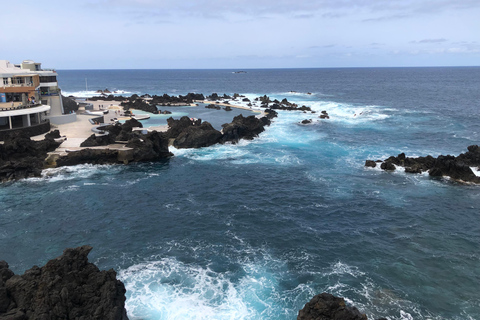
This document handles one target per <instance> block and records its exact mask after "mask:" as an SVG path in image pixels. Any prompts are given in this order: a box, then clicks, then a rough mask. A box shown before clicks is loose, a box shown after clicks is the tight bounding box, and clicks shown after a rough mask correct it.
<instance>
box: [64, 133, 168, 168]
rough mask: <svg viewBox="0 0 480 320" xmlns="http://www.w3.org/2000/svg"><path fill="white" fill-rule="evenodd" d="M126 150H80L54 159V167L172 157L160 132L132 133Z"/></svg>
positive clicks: (156, 159)
mask: <svg viewBox="0 0 480 320" xmlns="http://www.w3.org/2000/svg"><path fill="white" fill-rule="evenodd" d="M131 134H132V137H131V138H130V139H129V140H128V142H127V143H126V145H125V147H126V148H116V149H114V148H100V149H91V148H86V149H81V150H78V151H71V152H68V153H67V154H66V155H64V156H62V157H59V158H57V159H55V166H57V167H62V166H73V165H77V164H85V163H89V164H117V163H118V164H120V163H123V164H127V163H129V162H147V161H161V160H165V159H168V158H169V157H171V156H173V154H172V153H171V152H169V151H168V138H167V137H166V136H165V134H164V133H162V132H157V131H153V132H149V133H147V134H142V133H139V132H132V133H131Z"/></svg>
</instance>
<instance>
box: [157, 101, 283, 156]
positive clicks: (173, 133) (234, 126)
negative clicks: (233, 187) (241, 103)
mask: <svg viewBox="0 0 480 320" xmlns="http://www.w3.org/2000/svg"><path fill="white" fill-rule="evenodd" d="M265 114H266V115H265V116H264V117H262V118H260V119H258V118H256V117H255V116H249V117H244V116H243V115H241V114H240V115H238V116H236V117H235V118H233V121H232V122H231V123H226V124H223V125H222V127H223V130H222V132H220V131H218V130H216V129H215V128H213V127H212V126H211V125H210V123H208V122H203V123H202V120H201V119H198V120H192V119H190V118H188V117H186V116H184V117H182V118H180V119H179V120H175V119H173V118H169V119H167V123H168V126H169V129H168V131H167V132H166V133H165V136H166V137H167V138H168V139H173V146H175V147H176V148H201V147H207V146H211V145H213V144H216V143H225V142H233V143H236V142H238V141H239V140H240V139H248V140H251V139H253V138H255V137H257V136H258V135H259V134H260V133H261V132H263V131H264V130H265V129H264V126H266V125H270V123H271V119H273V118H274V117H276V116H277V112H276V111H274V110H271V109H266V110H265Z"/></svg>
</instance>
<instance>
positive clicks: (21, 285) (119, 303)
mask: <svg viewBox="0 0 480 320" xmlns="http://www.w3.org/2000/svg"><path fill="white" fill-rule="evenodd" d="M91 250H92V247H90V246H82V247H79V248H75V249H66V250H65V251H64V252H63V254H62V255H61V256H60V257H58V258H56V259H53V260H50V261H49V262H47V264H46V265H45V266H43V267H41V268H39V267H37V266H34V267H33V268H31V269H30V270H27V271H25V274H23V275H21V276H20V275H14V273H13V272H12V271H11V270H10V269H9V268H8V264H7V263H6V262H5V261H0V320H6V319H10V320H28V319H38V320H51V319H98V320H101V319H105V320H128V317H127V313H126V310H125V286H124V285H123V283H122V282H121V281H120V280H117V279H116V272H115V271H114V270H113V269H110V270H108V271H100V270H99V269H98V268H97V266H95V265H94V264H93V263H89V262H88V258H87V256H88V254H89V252H90V251H91Z"/></svg>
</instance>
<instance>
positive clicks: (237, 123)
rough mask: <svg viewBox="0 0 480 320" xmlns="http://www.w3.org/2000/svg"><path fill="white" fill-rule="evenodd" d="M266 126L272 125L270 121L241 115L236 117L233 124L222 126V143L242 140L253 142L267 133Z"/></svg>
mask: <svg viewBox="0 0 480 320" xmlns="http://www.w3.org/2000/svg"><path fill="white" fill-rule="evenodd" d="M264 118H265V117H264ZM265 125H270V120H268V119H267V118H265V119H264V120H263V121H262V119H258V118H256V117H255V116H248V117H244V116H243V115H241V114H240V115H238V116H236V117H234V118H233V121H232V122H230V123H226V124H223V125H222V127H223V130H222V132H223V136H222V139H221V141H222V142H233V143H237V142H238V141H239V140H240V139H246V140H253V138H255V137H257V136H258V135H259V134H260V133H262V132H263V131H265V129H264V126H265Z"/></svg>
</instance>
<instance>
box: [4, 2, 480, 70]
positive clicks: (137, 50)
mask: <svg viewBox="0 0 480 320" xmlns="http://www.w3.org/2000/svg"><path fill="white" fill-rule="evenodd" d="M0 59H2V60H9V61H10V62H12V63H20V62H21V61H23V60H26V59H30V60H34V61H36V62H41V63H42V67H44V68H56V69H249V68H330V67H405V66H413V67H415V66H479V65H480V0H316V1H311V0H196V1H194V0H69V1H64V0H61V1H60V0H43V1H33V0H22V1H7V0H6V1H2V6H1V10H0Z"/></svg>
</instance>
